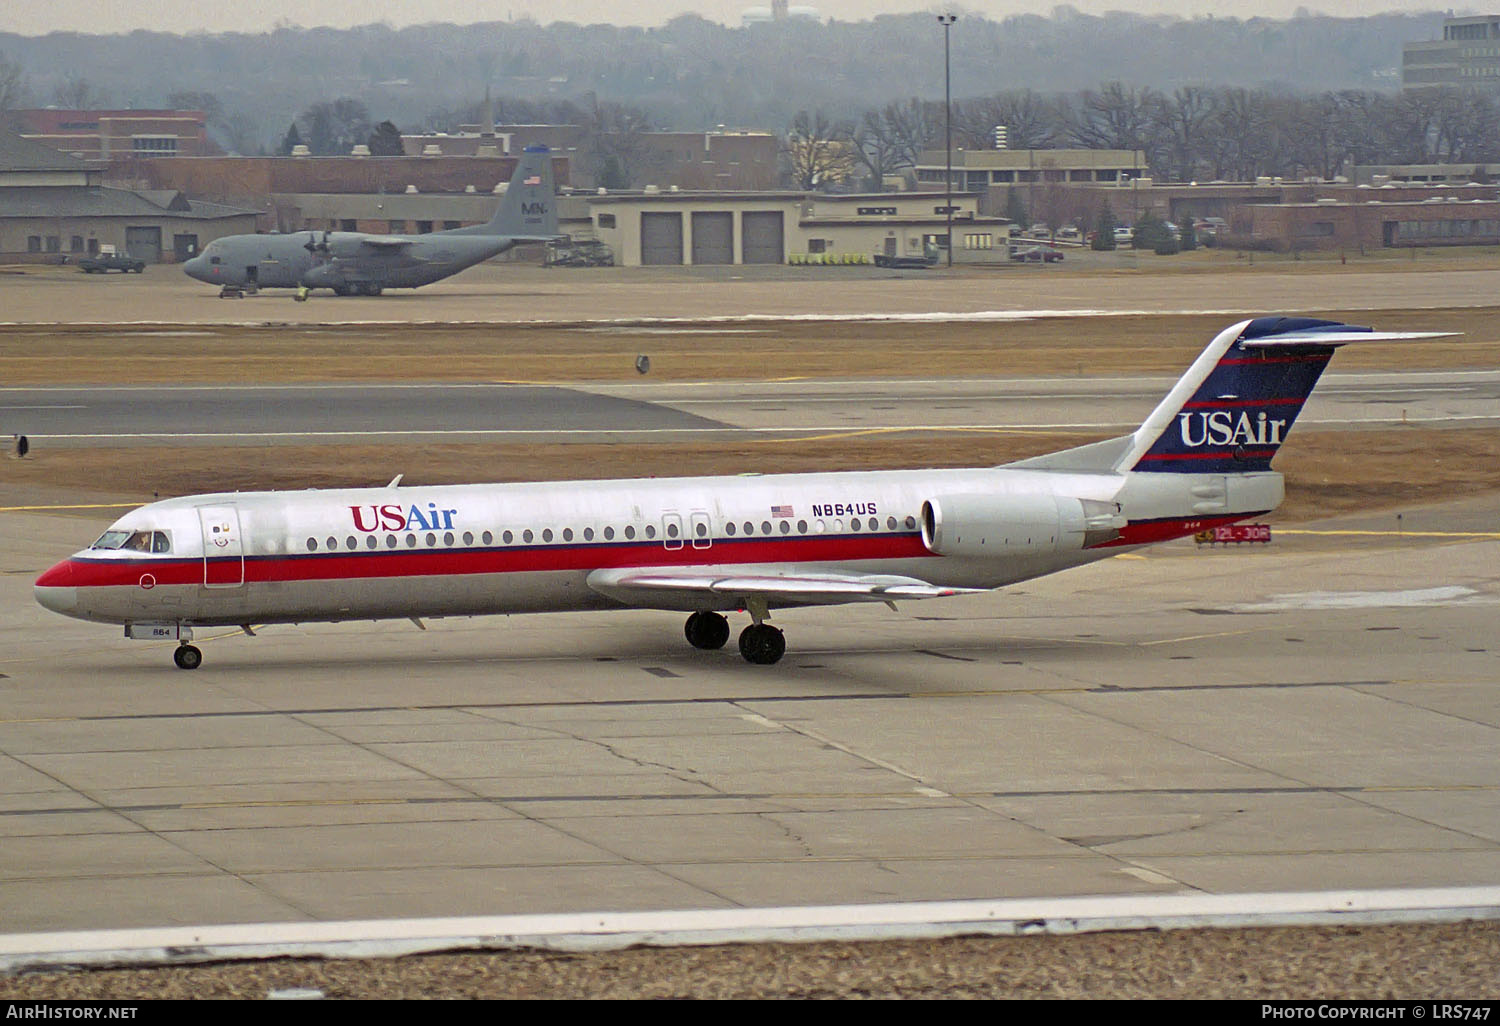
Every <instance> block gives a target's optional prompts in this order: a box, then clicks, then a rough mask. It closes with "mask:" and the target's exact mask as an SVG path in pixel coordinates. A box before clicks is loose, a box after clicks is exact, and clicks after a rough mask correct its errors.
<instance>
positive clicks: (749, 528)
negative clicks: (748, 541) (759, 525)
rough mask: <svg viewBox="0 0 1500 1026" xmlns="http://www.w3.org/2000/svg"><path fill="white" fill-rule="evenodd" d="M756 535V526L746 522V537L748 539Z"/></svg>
mask: <svg viewBox="0 0 1500 1026" xmlns="http://www.w3.org/2000/svg"><path fill="white" fill-rule="evenodd" d="M754 533H755V525H754V524H752V523H751V522H750V521H748V520H746V521H745V537H746V538H748V537H750V536H751V535H752V534H754Z"/></svg>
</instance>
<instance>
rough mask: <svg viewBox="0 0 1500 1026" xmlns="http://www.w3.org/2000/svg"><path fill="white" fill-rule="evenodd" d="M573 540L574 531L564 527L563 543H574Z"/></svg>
mask: <svg viewBox="0 0 1500 1026" xmlns="http://www.w3.org/2000/svg"><path fill="white" fill-rule="evenodd" d="M572 540H573V529H572V528H571V527H564V528H563V541H572Z"/></svg>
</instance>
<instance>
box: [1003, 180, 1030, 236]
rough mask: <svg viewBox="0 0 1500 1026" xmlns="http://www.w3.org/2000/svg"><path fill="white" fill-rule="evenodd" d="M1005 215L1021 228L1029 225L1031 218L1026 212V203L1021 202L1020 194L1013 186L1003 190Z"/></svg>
mask: <svg viewBox="0 0 1500 1026" xmlns="http://www.w3.org/2000/svg"><path fill="white" fill-rule="evenodd" d="M1005 217H1006V219H1007V220H1009V221H1012V222H1014V223H1015V224H1018V225H1020V226H1021V227H1022V228H1030V227H1031V218H1030V216H1029V215H1028V214H1027V213H1026V204H1025V203H1024V202H1022V200H1021V194H1020V192H1019V191H1018V190H1016V189H1015V188H1009V189H1006V190H1005Z"/></svg>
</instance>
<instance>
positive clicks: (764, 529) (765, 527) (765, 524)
mask: <svg viewBox="0 0 1500 1026" xmlns="http://www.w3.org/2000/svg"><path fill="white" fill-rule="evenodd" d="M760 533H761V534H770V533H771V522H770V521H769V520H762V521H761V522H760Z"/></svg>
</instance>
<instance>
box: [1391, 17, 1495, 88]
mask: <svg viewBox="0 0 1500 1026" xmlns="http://www.w3.org/2000/svg"><path fill="white" fill-rule="evenodd" d="M1442 86H1449V87H1452V88H1469V89H1473V88H1480V87H1483V88H1497V87H1500V15H1497V14H1486V15H1480V16H1477V17H1466V18H1445V19H1443V38H1442V39H1436V40H1431V41H1428V42H1419V43H1407V44H1405V45H1404V46H1402V47H1401V88H1402V89H1436V88H1439V87H1442Z"/></svg>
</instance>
